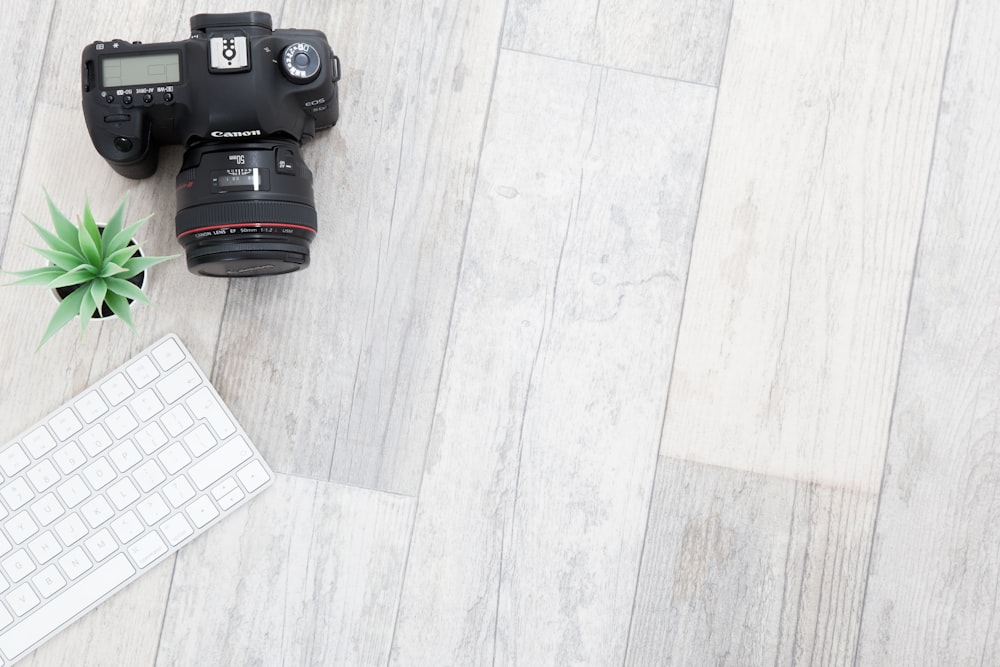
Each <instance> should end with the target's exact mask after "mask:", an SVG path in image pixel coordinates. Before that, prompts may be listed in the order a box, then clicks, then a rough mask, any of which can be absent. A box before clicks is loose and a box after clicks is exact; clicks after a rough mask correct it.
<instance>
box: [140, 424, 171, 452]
mask: <svg viewBox="0 0 1000 667" xmlns="http://www.w3.org/2000/svg"><path fill="white" fill-rule="evenodd" d="M135 442H136V444H137V445H139V446H140V447H142V451H144V452H146V453H147V454H152V453H153V452H155V451H156V450H157V449H159V448H160V447H162V446H163V445H165V444H167V434H166V433H164V432H163V429H161V428H160V425H159V424H157V423H155V422H154V423H152V424H150V425H149V426H146V427H144V428H141V429H139V430H138V431H137V432H136V434H135Z"/></svg>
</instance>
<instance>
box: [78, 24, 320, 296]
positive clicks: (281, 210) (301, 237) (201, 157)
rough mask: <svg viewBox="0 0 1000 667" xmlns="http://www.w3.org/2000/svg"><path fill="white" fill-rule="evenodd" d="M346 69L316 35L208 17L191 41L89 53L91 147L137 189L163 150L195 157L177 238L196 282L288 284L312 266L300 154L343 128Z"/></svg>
mask: <svg viewBox="0 0 1000 667" xmlns="http://www.w3.org/2000/svg"><path fill="white" fill-rule="evenodd" d="M339 79H340V61H339V59H338V58H337V56H335V55H334V53H333V49H332V48H331V47H330V44H329V42H328V41H327V39H326V36H325V35H324V34H323V33H322V32H320V31H318V30H287V29H286V30H273V29H272V25H271V16H270V15H269V14H267V13H265V12H242V13H236V14H198V15H196V16H193V17H192V18H191V38H190V39H187V40H183V41H178V42H164V43H158V44H141V43H139V42H128V41H126V40H122V39H117V40H111V41H103V42H102V41H98V42H95V43H93V44H89V45H87V47H86V48H84V50H83V86H82V87H83V111H84V117H85V119H86V123H87V128H88V130H89V132H90V137H91V140H92V141H93V143H94V147H95V148H96V149H97V151H98V153H100V155H101V156H102V157H104V158H105V159H106V160H107V162H108V164H110V165H111V167H112V168H113V169H114V170H115V171H116V172H118V173H119V174H121V175H122V176H126V177H129V178H146V177H148V176H151V175H152V174H153V173H155V171H156V168H157V161H158V148H159V146H162V145H170V144H179V145H183V146H186V147H187V151H186V153H185V155H184V162H183V165H182V167H181V172H180V174H179V175H178V178H177V208H178V213H177V236H178V239H179V240H180V241H181V243H182V245H184V246H185V248H186V249H187V254H188V267H189V268H190V269H191V270H192V271H193V272H195V273H202V274H205V275H218V276H246V275H261V274H272V273H285V272H287V271H294V270H296V269H298V268H304V267H305V266H307V265H308V262H309V242H310V241H311V240H312V238H313V237H314V236H315V233H316V211H315V205H314V201H313V193H312V173H311V172H310V171H309V169H308V168H307V167H306V165H305V163H304V162H303V160H302V158H301V153H300V150H299V148H300V146H301V144H302V143H303V142H306V141H308V140H310V139H312V138H313V136H314V135H315V133H316V132H317V130H322V129H325V128H329V127H332V126H333V125H334V124H336V122H337V117H338V90H337V82H338V81H339Z"/></svg>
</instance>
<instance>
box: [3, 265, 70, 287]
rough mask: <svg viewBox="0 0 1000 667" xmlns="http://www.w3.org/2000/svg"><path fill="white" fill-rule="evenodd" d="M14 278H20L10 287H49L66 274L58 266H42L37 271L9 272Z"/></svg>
mask: <svg viewBox="0 0 1000 667" xmlns="http://www.w3.org/2000/svg"><path fill="white" fill-rule="evenodd" d="M7 273H9V274H10V275H12V276H20V278H18V279H17V280H15V281H14V282H12V283H8V284H9V285H41V286H46V287H47V286H48V284H49V283H50V282H52V281H53V280H55V279H56V278H58V277H60V276H62V275H64V274H65V273H66V272H65V271H63V270H62V269H60V268H59V267H58V266H42V267H39V268H37V269H27V270H25V271H8V272H7Z"/></svg>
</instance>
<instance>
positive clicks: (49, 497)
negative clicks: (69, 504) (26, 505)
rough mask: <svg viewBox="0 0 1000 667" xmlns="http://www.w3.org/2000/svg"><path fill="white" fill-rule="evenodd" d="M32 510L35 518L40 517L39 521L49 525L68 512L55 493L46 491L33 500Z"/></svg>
mask: <svg viewBox="0 0 1000 667" xmlns="http://www.w3.org/2000/svg"><path fill="white" fill-rule="evenodd" d="M31 511H32V513H33V514H34V515H35V518H36V519H38V523H40V524H42V525H43V526H47V525H49V524H50V523H52V522H53V521H55V520H56V519H58V518H59V517H61V516H62V515H63V514H65V513H66V510H65V509H64V508H63V506H62V503H60V502H59V499H58V498H56V494H54V493H46V494H45V495H44V496H42V497H41V498H39V499H38V500H36V501H35V502H33V503H32V504H31Z"/></svg>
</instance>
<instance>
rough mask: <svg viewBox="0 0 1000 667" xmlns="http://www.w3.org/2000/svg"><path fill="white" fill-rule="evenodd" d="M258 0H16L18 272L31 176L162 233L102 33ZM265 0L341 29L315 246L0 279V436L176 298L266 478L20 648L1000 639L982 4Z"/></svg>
mask: <svg viewBox="0 0 1000 667" xmlns="http://www.w3.org/2000/svg"><path fill="white" fill-rule="evenodd" d="M323 4H326V5H328V6H327V7H324V6H322V5H323ZM250 8H251V7H248V6H246V4H245V3H242V2H236V1H235V0H227V1H214V2H207V1H201V0H186V1H185V2H183V3H166V2H151V1H149V2H125V1H124V0H95V1H94V2H88V3H79V2H69V0H36V1H35V2H32V3H13V4H11V5H10V6H7V7H5V11H4V17H3V19H2V21H3V27H4V28H5V33H6V34H7V35H8V36H9V41H8V44H7V47H8V52H9V53H11V54H12V56H11V57H12V58H13V61H12V62H11V61H10V60H8V63H7V67H6V68H5V71H6V72H7V73H6V74H4V83H5V85H4V86H2V87H0V118H2V121H3V125H2V126H3V128H4V136H5V138H6V146H5V153H6V155H7V163H6V164H7V166H6V167H4V168H3V169H2V170H0V209H2V210H0V225H2V226H0V251H2V266H3V268H4V269H8V270H14V269H21V268H26V267H28V266H31V265H32V264H33V263H34V262H35V261H36V260H35V259H34V256H33V255H32V253H31V252H30V251H29V250H27V249H26V247H25V244H27V243H31V242H32V236H33V234H34V232H33V231H32V230H31V229H30V226H29V225H28V224H27V222H26V221H25V216H27V217H29V218H32V219H36V220H45V219H46V212H45V202H44V198H43V192H42V188H43V186H44V187H45V188H47V189H48V190H49V192H50V193H51V194H52V196H53V198H54V199H55V200H56V202H57V203H59V204H60V205H62V206H64V207H66V208H69V209H72V210H74V211H77V212H78V211H80V210H81V209H82V203H83V199H84V196H85V195H88V194H89V197H90V199H91V202H92V205H93V207H94V209H95V211H96V213H97V214H98V215H99V216H100V215H109V214H110V213H111V211H112V209H113V207H114V205H115V204H116V202H117V201H118V199H119V198H120V197H121V196H122V195H124V194H128V196H129V202H130V203H129V211H130V213H131V214H132V216H133V217H134V218H138V217H141V216H142V215H145V214H147V213H150V212H153V213H155V215H156V220H155V221H154V222H153V224H151V225H150V226H148V227H147V228H146V230H145V232H144V237H143V239H142V240H143V242H144V246H145V247H146V248H147V249H148V250H149V251H151V252H152V253H153V254H168V253H172V252H176V251H177V250H178V247H177V245H176V242H175V240H174V237H173V215H174V211H175V204H174V185H173V183H174V178H175V175H176V172H177V170H178V166H179V160H180V156H181V153H182V151H181V149H179V148H174V149H169V150H166V151H164V152H163V154H162V156H161V162H160V170H159V172H158V173H157V174H156V176H154V177H153V178H150V179H148V180H144V181H130V180H127V179H124V178H121V177H119V176H117V175H116V174H114V172H112V170H111V169H110V168H109V167H107V165H106V164H105V163H104V162H103V161H102V160H101V159H100V157H99V156H98V155H97V153H96V152H95V151H94V149H93V147H92V146H91V144H90V140H89V137H88V135H87V131H86V128H85V126H84V122H83V116H82V113H81V110H80V101H79V97H80V92H79V85H80V84H79V53H80V50H81V49H82V47H83V46H84V44H86V43H87V42H89V41H92V40H94V39H99V38H100V39H110V38H115V37H121V38H128V39H130V40H131V39H137V40H142V41H144V42H155V41H167V40H172V39H183V38H186V37H187V35H188V18H189V16H191V15H193V14H196V13H199V12H205V11H239V10H246V9H250ZM252 8H256V9H261V10H266V11H269V12H271V13H272V14H273V16H274V20H275V24H276V25H277V26H280V27H300V28H319V29H322V30H324V31H325V32H326V33H327V35H328V36H329V38H330V41H331V43H332V44H333V46H334V49H335V50H336V51H337V53H338V54H339V55H340V58H341V61H342V64H343V80H342V82H341V88H340V95H341V97H340V99H341V120H340V123H339V124H338V126H337V127H336V128H335V129H334V130H332V131H330V132H328V133H326V134H324V135H322V136H321V137H320V138H319V139H318V140H317V141H315V142H314V143H312V144H310V145H309V146H308V147H307V148H306V149H305V157H306V160H307V161H308V163H309V164H310V166H311V167H312V169H313V171H314V173H315V174H316V184H315V187H316V196H317V208H318V210H319V212H320V234H319V236H318V238H317V239H316V241H315V242H314V243H313V246H312V262H313V263H312V265H311V266H310V267H309V268H308V269H307V270H306V271H302V272H299V273H295V274H291V275H288V276H283V277H275V278H260V279H245V280H234V281H231V282H230V281H225V280H219V279H208V278H200V277H195V276H193V275H191V274H189V273H188V272H187V270H186V268H185V266H184V262H183V261H182V260H176V261H173V262H170V263H168V264H165V265H163V266H161V267H157V269H155V270H154V272H153V275H152V286H151V296H152V298H153V300H154V301H155V302H156V304H157V306H156V307H155V308H151V307H141V308H139V309H137V310H136V318H137V325H138V330H139V335H138V336H132V335H131V334H130V333H129V332H128V330H127V329H126V328H125V326H124V325H123V324H122V323H121V322H110V323H105V324H100V325H94V326H92V327H91V328H89V329H88V331H87V333H86V334H85V335H84V336H83V337H82V338H80V337H78V336H77V335H76V333H75V332H74V331H72V330H71V328H68V329H67V330H65V331H64V332H62V333H61V334H59V335H58V336H57V337H56V338H54V339H53V340H52V341H50V342H49V343H48V344H47V345H46V346H45V347H44V348H43V349H42V351H41V352H37V353H32V352H31V350H33V349H34V347H35V344H36V342H37V340H38V339H39V337H40V335H41V332H42V330H43V329H44V326H45V322H46V321H47V319H48V317H49V316H50V314H51V312H52V310H53V309H54V308H55V304H54V301H53V300H52V298H51V297H49V296H48V295H47V294H46V293H44V291H43V290H39V289H38V288H26V287H6V288H3V289H0V311H2V312H3V313H4V316H3V317H2V319H0V360H2V363H3V366H4V372H3V374H2V395H0V442H2V441H4V440H5V439H7V438H11V437H14V435H16V434H17V433H18V432H19V431H20V430H21V429H23V428H25V427H26V426H28V425H29V424H31V423H32V422H34V421H35V420H36V419H38V418H40V417H41V416H43V415H44V414H45V413H47V412H48V411H49V410H50V409H51V408H54V407H55V406H57V405H58V404H59V403H61V402H63V401H64V400H66V399H67V398H69V397H70V396H72V395H73V394H75V393H77V392H78V391H80V390H81V389H83V388H84V387H85V386H87V384H88V383H90V382H92V381H94V380H96V379H97V378H98V377H100V376H102V375H103V374H104V373H106V372H107V371H108V370H110V369H111V368H113V367H115V366H117V365H119V364H120V363H122V362H123V361H124V360H125V359H127V358H129V357H130V356H132V355H133V354H134V353H135V352H137V351H138V350H139V349H141V348H143V347H145V346H146V345H148V344H149V343H151V342H152V341H153V340H155V339H157V338H159V337H160V336H161V335H163V334H164V333H166V332H170V331H174V332H177V333H178V334H179V335H180V336H181V338H182V339H183V340H184V341H185V342H186V343H187V344H188V346H189V347H190V348H191V350H192V352H193V353H194V355H195V356H196V357H197V358H198V359H199V360H200V362H201V364H202V365H203V366H204V368H205V369H206V370H207V371H209V372H210V373H211V375H212V378H213V380H214V382H215V384H216V385H217V387H218V389H219V391H220V392H221V394H222V395H223V396H224V397H225V398H226V399H227V401H228V402H229V403H230V405H231V407H232V409H233V412H234V413H235V414H236V415H237V417H238V418H239V419H240V420H241V422H242V423H243V425H244V426H245V428H246V430H247V431H248V432H249V433H250V435H251V436H252V438H253V439H254V440H255V442H256V444H257V445H258V447H259V448H260V449H261V451H262V452H263V454H264V456H265V458H267V460H268V461H269V462H270V463H271V465H272V466H273V467H274V469H275V470H276V471H278V472H279V473H280V475H279V479H278V482H277V484H276V485H275V487H274V488H272V489H271V490H269V491H268V492H267V493H266V494H265V495H264V496H262V497H261V498H259V499H258V500H256V501H255V502H253V503H252V504H251V505H250V506H248V507H246V508H244V509H242V510H241V511H240V512H239V513H238V515H237V516H235V517H233V518H231V519H229V520H228V521H227V522H226V523H224V524H223V525H220V526H219V527H218V528H216V529H214V530H213V531H211V532H210V533H209V534H207V535H205V536H203V537H202V538H200V539H199V540H198V541H197V542H195V543H194V544H192V545H190V546H189V547H187V548H186V549H184V550H183V551H181V552H180V553H179V555H177V556H176V557H175V558H172V559H170V560H169V561H167V562H165V563H163V564H162V565H161V566H159V567H158V568H157V569H156V570H155V571H153V572H151V573H150V574H148V575H146V576H144V577H143V578H142V579H141V580H140V581H139V582H137V583H136V584H134V585H133V586H131V587H130V588H129V589H128V590H126V591H124V592H123V593H121V594H119V595H118V596H116V597H115V598H113V599H112V600H111V601H109V602H108V603H106V604H104V605H103V606H102V607H101V608H99V609H98V610H96V611H95V612H93V613H91V614H90V615H88V616H87V617H86V618H85V619H84V620H82V621H80V622H78V623H77V624H75V625H74V626H73V627H71V628H70V629H69V630H67V631H65V632H64V633H63V634H62V635H60V636H59V637H58V638H57V639H55V640H54V641H52V642H50V643H49V644H48V645H46V646H45V647H44V648H43V649H41V650H40V651H38V652H37V653H36V654H35V656H34V657H33V658H31V659H29V660H27V661H26V662H25V664H26V665H32V666H38V667H40V666H43V665H44V666H46V667H47V666H63V665H65V666H74V667H78V666H84V665H101V666H104V665H122V666H128V667H135V666H140V667H141V666H145V665H150V666H151V665H154V664H155V665H157V666H161V667H162V666H167V665H177V666H182V667H187V666H202V665H205V666H214V665H234V666H242V665H261V666H264V667H269V666H271V665H287V666H288V667H298V666H300V665H413V666H420V667H423V666H430V665H435V666H436V665H463V666H464V665H484V664H489V665H492V664H503V665H508V664H510V665H513V664H517V665H525V666H530V667H536V666H543V665H668V664H669V665H740V666H742V665H793V664H796V665H844V664H854V665H891V666H896V665H923V664H927V665H949V666H951V665H997V664H1000V613H998V612H1000V603H998V590H1000V546H998V545H1000V335H998V330H1000V166H998V165H1000V122H998V120H997V118H998V109H1000V68H998V65H997V62H998V53H1000V51H998V44H1000V3H997V2H996V1H995V0H883V1H882V2H874V3H873V2H868V1H867V0H840V1H839V2H832V3H818V4H817V3H802V2H793V1H791V0H785V1H777V0H767V1H752V0H671V1H670V2H658V1H656V0H545V1H544V2H538V1H537V0H505V2H496V1H494V0H466V1H464V2H457V1H446V0H428V1H427V2H421V3H416V2H402V3H393V2H386V3H370V2H367V3H363V2H351V1H345V2H334V3H305V2H299V3H295V2H291V0H286V1H285V2H281V1H280V0H272V1H267V0H265V1H262V2H257V3H255V7H252Z"/></svg>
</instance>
